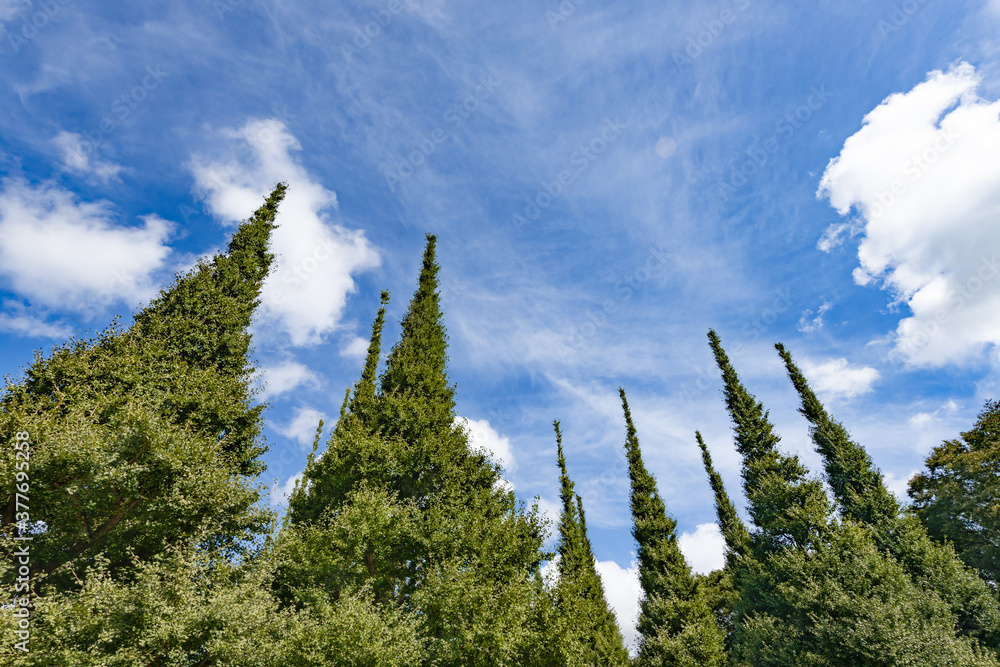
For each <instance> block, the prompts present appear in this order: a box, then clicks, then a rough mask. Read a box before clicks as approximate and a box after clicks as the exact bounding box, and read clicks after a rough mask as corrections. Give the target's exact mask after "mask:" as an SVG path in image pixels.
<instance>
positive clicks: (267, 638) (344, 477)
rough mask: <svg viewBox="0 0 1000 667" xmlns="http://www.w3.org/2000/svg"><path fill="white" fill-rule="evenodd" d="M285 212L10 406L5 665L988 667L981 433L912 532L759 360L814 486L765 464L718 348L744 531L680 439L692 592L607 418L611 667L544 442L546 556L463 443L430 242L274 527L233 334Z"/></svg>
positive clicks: (257, 430) (916, 484) (917, 491)
mask: <svg viewBox="0 0 1000 667" xmlns="http://www.w3.org/2000/svg"><path fill="white" fill-rule="evenodd" d="M284 192H285V186H284V185H281V184H279V185H278V187H277V188H276V189H275V190H274V192H272V193H271V195H270V196H269V197H268V198H267V199H266V201H265V203H264V204H263V205H262V206H261V208H259V209H258V210H257V211H256V213H254V215H253V216H252V217H251V218H250V219H248V220H247V221H246V222H245V223H243V224H242V225H241V226H240V227H239V229H238V230H237V231H236V233H235V234H234V236H233V237H232V239H231V240H230V242H229V245H228V247H227V249H226V252H224V253H221V254H219V255H217V256H215V257H214V258H212V259H211V260H206V261H203V262H201V263H199V264H198V265H197V266H196V267H195V268H193V269H192V270H191V271H189V272H188V273H186V274H184V275H179V276H178V277H177V279H176V281H175V282H174V283H173V284H172V285H171V286H170V287H169V288H167V289H165V290H163V291H162V292H161V293H160V294H159V296H158V297H157V298H155V299H154V300H153V301H152V302H151V303H150V304H149V306H148V307H146V308H145V309H144V310H142V311H141V312H140V313H138V314H137V315H136V317H135V321H134V323H133V324H132V325H131V326H130V327H128V328H125V327H122V326H120V325H118V324H117V323H116V324H114V325H112V326H111V327H110V328H109V329H108V330H106V331H105V332H103V333H102V334H100V335H99V336H97V337H96V338H95V339H93V340H85V341H72V342H70V343H67V344H66V345H63V346H61V347H58V348H56V349H55V350H54V351H53V352H52V354H50V355H49V356H47V357H43V356H42V355H41V354H39V355H38V356H37V357H36V359H35V361H34V363H33V364H31V365H30V367H29V368H28V369H27V370H26V372H25V373H24V376H23V378H20V379H18V380H17V381H11V380H8V383H7V385H6V387H5V389H4V392H3V395H2V397H0V442H3V443H5V444H4V448H3V453H2V454H0V461H2V469H0V483H2V485H3V486H2V489H3V490H2V492H0V499H3V501H4V504H3V507H2V534H0V548H2V549H3V551H4V557H3V559H2V561H0V581H2V585H3V590H4V591H5V594H4V597H3V600H4V602H3V603H2V605H0V632H2V633H3V637H4V643H3V649H2V651H3V652H2V654H0V660H2V663H3V664H12V665H13V664H16V665H39V666H43V665H44V666H61V665H66V666H70V665H102V666H108V667H111V666H114V667H119V666H120V667H126V666H128V667H132V666H139V665H143V666H146V665H186V666H187V665H239V666H247V667H254V666H258V665H259V666H279V665H280V666H285V665H288V666H300V665H301V666H306V665H349V666H370V667H391V666H399V667H404V666H406V667H411V666H421V667H423V666H427V667H431V666H435V667H438V666H440V667H446V666H452V665H454V666H458V665H471V666H479V665H482V666H484V667H485V666H490V667H492V666H497V665H510V666H528V667H531V666H536V665H537V666H540V667H541V666H563V665H572V666H590V665H594V666H598V665H600V666H604V665H611V666H618V665H621V666H624V665H642V666H647V665H648V666H660V665H678V666H696V665H697V666H703V665H709V666H715V665H753V666H758V665H760V666H763V665H815V666H820V665H831V666H832V665H900V666H902V665H955V666H956V667H957V666H963V667H964V666H970V665H997V664H998V652H1000V605H998V600H997V591H996V583H995V582H996V581H997V568H998V564H1000V563H998V558H997V557H998V550H1000V545H998V538H997V536H998V534H1000V533H998V532H997V529H998V528H1000V502H998V499H1000V481H998V480H1000V405H998V404H997V403H993V402H991V403H988V404H987V406H986V409H985V410H984V412H983V414H982V415H981V416H980V419H979V422H978V423H977V424H976V426H975V428H974V429H973V430H972V431H970V432H968V433H965V434H963V435H962V439H961V440H955V441H949V442H946V443H944V444H943V445H941V446H940V447H938V448H937V449H936V450H935V451H934V452H933V453H932V455H931V457H930V458H929V459H928V468H927V470H926V471H925V472H924V473H923V474H921V475H918V476H917V477H916V478H914V480H913V481H912V482H911V491H910V493H911V496H912V497H913V499H914V504H913V506H912V507H905V506H903V505H901V504H900V503H899V502H898V501H897V500H896V498H895V497H894V496H893V495H892V494H891V493H889V491H888V490H887V489H886V487H885V484H884V481H883V478H882V475H881V473H880V472H879V471H878V469H877V468H876V467H875V466H874V465H873V463H872V460H871V458H870V457H869V456H868V454H867V453H866V452H865V450H864V448H863V447H861V446H860V445H859V444H857V443H856V442H854V441H853V440H852V439H851V437H850V435H849V434H848V432H847V431H846V430H845V429H844V427H843V426H842V425H841V424H839V423H838V422H836V421H835V420H834V419H833V418H832V417H830V416H829V415H828V414H827V412H826V411H825V409H824V407H823V405H822V404H821V403H820V402H819V400H818V399H817V398H816V396H815V394H814V393H813V392H812V391H811V390H810V388H809V386H808V384H807V382H806V380H805V378H804V377H803V375H802V373H801V372H800V371H799V369H798V368H797V367H796V365H795V363H794V361H793V359H792V357H791V355H790V354H789V353H788V352H787V351H786V350H785V349H784V348H783V347H782V346H780V345H778V346H777V351H778V354H779V355H781V358H782V359H783V361H784V363H785V366H786V369H787V371H788V375H789V378H790V379H791V381H792V383H793V385H794V386H795V388H796V390H797V391H798V393H799V396H800V398H801V412H802V414H803V416H804V417H805V418H806V419H807V420H808V422H809V424H810V430H811V434H812V438H813V442H814V443H815V446H816V450H817V451H818V452H819V454H820V455H821V456H822V460H823V462H824V476H823V478H822V479H819V478H815V477H812V476H810V475H809V473H808V472H807V471H806V469H805V468H804V466H802V464H801V463H800V462H799V460H798V459H797V458H796V457H795V456H791V455H789V454H787V453H785V452H782V451H781V449H780V448H779V447H778V443H779V439H778V436H777V435H776V434H775V433H774V428H773V426H772V424H771V423H770V422H769V420H768V414H767V412H766V411H765V409H764V407H763V405H761V403H759V402H758V401H757V400H756V399H755V398H754V397H753V396H752V395H751V394H750V393H749V392H748V391H747V389H746V388H745V387H744V385H743V384H742V383H741V381H740V379H739V376H738V375H737V373H736V371H735V370H734V369H733V368H732V365H731V363H730V361H729V359H728V357H727V356H726V353H725V351H724V349H723V347H722V344H721V341H720V339H719V338H718V336H717V335H716V334H715V333H714V332H710V333H709V343H710V346H711V348H712V351H713V353H714V355H715V358H716V361H717V363H718V366H719V369H720V372H721V375H722V380H723V386H724V396H725V401H726V406H727V408H728V410H729V413H730V415H731V418H732V421H733V431H734V435H735V441H736V447H737V450H738V452H739V454H740V456H741V458H742V480H743V492H744V494H745V496H746V499H747V513H748V515H749V519H750V522H749V523H744V521H743V519H742V518H741V517H740V515H739V514H738V513H737V511H736V509H735V507H734V505H733V503H732V501H731V499H730V497H729V495H728V494H727V490H726V489H725V487H724V485H723V483H722V479H721V477H720V476H719V475H718V473H717V472H716V471H715V469H714V468H713V465H712V460H711V457H710V454H709V450H708V447H707V446H706V444H705V442H704V441H703V439H702V437H701V435H700V433H699V434H693V438H692V446H694V445H695V444H697V445H698V446H699V447H700V449H701V452H702V457H703V460H704V464H705V470H706V474H707V477H708V482H709V483H710V484H711V487H712V489H713V491H714V494H715V502H716V510H717V515H718V521H719V526H720V528H721V530H722V534H723V536H724V537H725V541H726V561H725V563H726V564H725V567H724V568H723V569H722V570H719V571H716V572H713V573H711V574H709V575H705V576H702V575H698V574H695V573H693V572H692V570H691V567H690V565H689V564H688V563H687V562H686V560H685V558H684V556H683V554H682V553H681V551H680V549H679V547H678V541H677V526H676V522H675V521H674V519H673V518H672V517H671V516H670V514H669V512H668V510H667V507H666V505H665V503H664V502H663V500H662V497H661V495H660V493H659V490H658V487H657V482H656V480H655V479H654V478H653V476H652V475H651V474H650V473H649V471H648V470H647V469H646V467H645V465H644V463H643V458H642V451H641V448H640V444H639V439H638V435H637V432H636V429H635V426H634V424H633V422H632V416H631V413H630V411H629V406H628V402H627V399H626V396H625V392H624V390H622V391H621V400H622V409H623V417H624V431H623V433H624V447H625V453H626V455H627V459H628V465H629V478H630V482H631V510H632V519H633V536H634V538H635V541H636V543H637V555H638V562H639V578H640V583H641V587H642V591H643V597H642V600H641V612H640V616H639V621H638V631H639V636H640V639H639V644H638V646H637V647H635V648H636V652H637V655H636V657H634V658H633V657H630V656H629V653H628V651H627V650H626V646H625V644H624V641H623V639H622V635H621V633H620V631H619V628H618V625H617V623H616V620H615V616H614V614H613V612H612V610H611V609H610V607H609V605H608V603H607V599H606V596H605V591H604V588H603V586H602V582H601V579H600V576H599V574H598V572H597V569H596V566H595V559H594V554H593V549H592V547H591V543H590V540H589V538H588V536H587V524H586V513H585V508H584V506H583V502H582V500H581V498H580V497H579V496H578V495H577V494H576V493H575V489H574V484H573V481H572V480H571V478H570V476H569V474H568V472H567V464H566V457H565V451H564V448H563V441H562V432H561V428H560V424H559V422H558V421H557V422H555V423H554V428H555V434H554V438H555V442H556V452H557V456H556V460H555V461H553V464H554V468H553V471H555V470H558V473H559V479H560V488H561V500H562V512H561V515H560V518H559V522H558V526H557V527H556V530H557V533H558V542H557V550H556V551H555V552H548V551H546V549H545V547H544V544H545V542H546V539H547V537H548V535H549V532H550V528H549V526H548V525H547V521H546V520H545V519H544V518H543V517H542V516H541V515H540V513H539V510H538V507H537V504H536V505H532V506H530V507H525V506H524V504H523V503H520V502H518V501H517V500H516V498H515V497H514V494H513V492H512V491H511V490H510V488H509V487H508V486H507V485H505V484H504V483H503V480H502V478H501V473H502V470H501V469H500V468H499V466H498V465H496V464H495V463H494V462H493V461H491V460H490V458H489V457H488V456H487V455H486V454H484V453H482V452H481V451H479V450H476V449H472V448H470V443H469V437H468V434H467V432H465V431H464V430H463V429H462V427H461V426H460V425H458V424H457V423H456V414H455V400H454V393H455V389H454V385H452V384H451V383H450V381H449V380H448V375H447V335H446V331H445V328H444V325H443V318H442V312H441V304H440V297H439V293H438V278H437V274H438V264H437V262H436V257H435V239H434V237H433V236H428V238H427V246H426V249H425V251H424V256H423V265H422V268H421V271H420V276H419V284H418V287H417V290H416V292H415V293H414V295H413V298H412V300H411V301H410V304H409V308H408V310H407V312H406V315H405V316H404V318H403V320H402V332H401V334H400V337H399V340H398V341H396V343H395V345H394V346H393V347H392V348H391V349H390V351H389V353H388V355H387V356H386V359H385V363H384V365H382V367H381V369H380V359H381V356H382V355H381V351H382V330H383V323H384V317H385V312H386V304H387V302H388V298H389V295H388V293H385V292H383V294H382V300H381V307H380V308H379V310H378V313H377V315H376V317H375V320H374V323H373V326H372V335H371V342H370V345H369V348H368V354H367V358H366V361H365V365H364V369H363V371H362V373H361V377H360V378H359V379H358V381H357V382H356V383H355V384H354V386H353V387H351V388H349V389H348V391H347V393H346V395H345V396H344V398H343V402H342V405H341V408H340V416H339V419H338V420H337V423H336V424H335V425H334V426H333V428H332V429H331V430H330V431H329V433H328V434H325V435H324V430H323V427H324V425H323V424H322V423H320V424H319V425H318V428H317V432H316V439H315V443H314V446H313V451H312V453H311V454H310V455H309V457H308V460H307V462H306V467H305V472H304V475H303V478H302V480H301V481H300V483H299V484H298V485H297V486H296V488H295V490H294V491H293V493H292V495H291V498H290V499H289V504H288V510H287V512H286V513H285V515H284V517H282V518H281V520H280V521H279V518H278V517H277V516H276V514H275V513H274V512H273V511H272V510H270V509H269V508H268V507H267V506H266V504H265V503H264V502H263V498H264V494H265V491H266V490H265V489H264V488H263V487H262V485H261V483H260V481H259V476H260V474H261V472H262V471H263V470H264V464H263V462H262V460H261V457H262V455H263V454H264V453H265V451H266V446H265V443H264V440H263V438H262V435H261V426H262V407H261V406H260V405H257V404H256V401H255V400H254V396H253V390H252V388H251V380H252V376H253V373H254V371H255V369H254V367H253V365H252V362H251V360H250V356H249V352H250V338H249V334H248V328H249V325H250V321H251V317H252V315H253V312H254V310H255V308H256V307H257V305H258V304H259V296H260V289H261V285H262V282H263V280H264V279H265V277H266V276H267V274H268V272H269V270H270V268H271V264H272V263H273V260H274V257H273V255H272V254H271V253H270V252H269V251H268V242H269V237H270V234H271V231H272V230H273V229H274V217H275V213H276V211H277V207H278V205H279V204H280V202H281V200H282V198H283V196H284ZM15 444H16V445H17V446H15ZM22 444H23V446H22ZM19 494H20V495H19ZM25 554H28V555H25ZM25 561H27V565H25ZM553 561H555V562H557V567H556V568H555V570H556V571H557V572H558V576H557V577H550V578H544V577H543V576H542V568H543V566H544V565H546V563H550V562H553ZM25 568H27V569H25ZM23 649H27V650H23Z"/></svg>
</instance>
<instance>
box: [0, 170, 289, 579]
mask: <svg viewBox="0 0 1000 667" xmlns="http://www.w3.org/2000/svg"><path fill="white" fill-rule="evenodd" d="M284 193H285V186H284V184H279V185H278V186H277V187H276V188H275V189H274V191H273V192H272V193H271V195H270V196H269V197H268V198H267V199H266V200H265V202H264V204H263V205H262V206H261V207H260V208H259V209H258V210H257V211H256V213H254V215H253V216H252V217H251V218H250V219H249V220H247V221H246V222H244V223H243V224H242V225H240V227H239V228H238V229H237V231H236V233H235V234H234V235H233V237H232V239H231V240H230V242H229V246H228V248H227V250H226V252H225V253H222V254H220V255H217V256H215V257H214V258H212V259H211V260H209V261H206V262H202V263H200V264H198V266H196V267H195V268H194V269H192V270H191V271H190V272H188V273H187V274H185V275H181V276H178V277H177V279H176V281H175V282H174V284H173V285H172V286H171V287H170V288H168V289H166V290H163V291H162V292H161V293H160V295H159V296H158V297H157V298H155V299H154V300H153V301H152V302H151V303H150V304H149V306H147V307H146V308H145V309H143V310H142V311H141V312H140V313H138V314H137V315H136V316H135V323H134V324H133V325H132V326H131V327H130V328H129V329H122V328H121V327H119V326H118V325H117V323H116V324H115V325H113V326H112V327H110V328H109V329H107V330H106V331H104V332H103V333H101V334H100V335H99V336H98V337H97V338H96V339H94V340H80V341H74V342H71V343H68V344H66V345H64V346H62V347H59V348H57V349H55V350H54V351H53V353H52V355H51V356H50V357H48V358H43V357H41V355H38V357H37V358H36V361H35V363H34V364H32V365H31V366H30V367H29V368H28V369H27V372H26V374H25V377H24V379H23V380H22V381H20V382H17V383H13V384H9V385H8V386H7V387H6V389H5V392H4V395H3V398H2V406H3V410H2V411H0V432H5V431H7V430H8V429H14V430H25V431H28V432H30V433H32V434H33V437H34V438H36V439H37V442H38V443H39V444H38V447H37V449H36V451H35V453H34V458H33V460H32V491H33V500H34V501H35V507H37V512H36V511H35V510H34V508H33V516H34V517H36V518H37V519H38V520H41V521H44V522H45V524H46V526H47V529H46V530H45V531H44V533H42V534H39V535H37V536H36V537H35V549H34V554H33V556H34V559H35V563H36V564H37V567H38V568H39V569H40V570H41V571H42V572H47V573H51V572H54V571H55V570H56V569H57V568H60V567H62V566H63V565H67V564H68V563H70V562H72V561H77V562H80V563H84V562H89V561H90V559H92V558H94V557H95V556H96V554H98V553H102V552H103V554H104V556H105V557H106V558H107V559H109V561H110V562H111V569H112V571H114V572H115V573H117V574H122V573H124V572H126V571H128V570H130V569H131V567H132V559H133V556H135V557H138V558H139V559H142V560H146V559H149V558H151V557H152V556H153V555H155V554H157V553H159V552H161V551H162V550H163V549H164V548H165V547H166V545H167V544H170V543H176V542H177V541H178V540H183V539H189V538H191V537H192V536H194V535H205V534H206V528H205V525H206V524H211V525H212V526H213V528H211V529H208V530H207V534H208V535H209V536H210V539H212V540H214V541H216V542H217V543H218V545H219V546H223V547H226V548H228V549H230V550H233V549H238V548H240V544H241V542H242V541H243V540H247V539H252V538H254V537H255V536H259V535H260V533H261V532H262V531H264V530H266V528H267V525H268V522H269V521H270V517H271V513H270V512H268V511H266V510H263V509H261V508H260V507H259V506H258V505H257V501H258V500H259V498H260V492H261V489H260V488H259V487H255V486H254V484H253V482H254V479H255V478H256V476H257V474H258V473H259V472H260V471H261V470H263V467H264V464H263V462H262V461H261V460H260V455H261V454H262V453H263V452H264V449H265V448H264V446H263V444H262V443H261V437H260V421H261V410H262V407H261V406H256V405H254V404H253V401H252V393H253V392H252V390H251V388H250V380H251V375H252V372H253V370H254V369H253V367H252V364H251V362H250V359H249V342H250V339H249V333H248V327H249V324H250V319H251V316H252V314H253V312H254V310H255V308H256V307H257V305H258V303H259V294H260V289H261V284H262V282H263V280H264V278H265V277H266V276H267V273H268V271H269V270H270V267H271V264H272V262H273V255H272V254H271V253H270V252H269V250H268V241H269V238H270V234H271V231H272V230H273V229H274V226H275V225H274V218H275V214H276V212H277V207H278V204H279V203H280V202H281V200H282V198H283V197H284ZM10 503H13V496H11V498H10V499H9V503H8V507H9V506H10ZM8 518H10V519H12V518H13V513H11V512H4V523H5V524H7V521H8ZM58 581H59V585H60V586H66V587H72V586H73V585H74V583H73V578H72V577H71V576H69V575H68V574H65V573H64V575H63V576H62V577H61V578H60V579H59V580H58Z"/></svg>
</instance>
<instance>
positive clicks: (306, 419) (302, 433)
mask: <svg viewBox="0 0 1000 667" xmlns="http://www.w3.org/2000/svg"><path fill="white" fill-rule="evenodd" d="M320 419H322V420H323V421H324V422H327V423H329V420H328V419H327V416H326V415H325V414H323V413H322V412H320V411H319V410H314V409H313V408H303V407H299V408H296V409H295V414H294V415H293V417H292V421H290V422H289V423H288V425H287V426H285V427H284V428H279V429H278V432H279V433H281V434H282V435H284V436H287V437H289V438H292V439H293V440H295V441H297V442H298V443H299V446H300V447H301V448H302V449H303V450H306V449H310V448H312V444H313V440H314V439H315V438H316V427H317V426H319V420H320Z"/></svg>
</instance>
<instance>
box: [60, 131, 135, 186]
mask: <svg viewBox="0 0 1000 667" xmlns="http://www.w3.org/2000/svg"><path fill="white" fill-rule="evenodd" d="M52 143H53V144H55V146H56V147H57V148H58V149H59V150H60V151H62V166H63V168H65V169H66V170H67V171H70V172H72V173H74V174H81V175H84V176H88V177H90V178H92V179H96V180H98V181H101V182H104V183H107V182H109V181H112V180H116V179H117V178H118V174H119V172H121V170H122V168H121V167H120V166H119V165H117V164H114V163H112V162H107V161H105V160H99V159H95V160H93V161H92V160H91V159H90V156H89V155H88V152H89V150H88V148H86V147H85V146H89V142H88V143H87V144H84V138H83V135H81V134H77V133H76V132H60V133H59V134H58V135H56V137H55V139H53V140H52Z"/></svg>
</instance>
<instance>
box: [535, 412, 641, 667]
mask: <svg viewBox="0 0 1000 667" xmlns="http://www.w3.org/2000/svg"><path fill="white" fill-rule="evenodd" d="M553 426H554V428H555V431H556V450H557V457H558V462H559V483H560V498H561V500H562V514H561V515H560V517H559V585H558V587H557V591H556V592H557V599H558V606H559V610H560V612H561V614H562V617H563V619H564V620H565V622H566V627H567V628H568V630H569V634H570V637H569V640H570V641H569V645H568V646H567V649H568V652H571V653H573V654H574V663H573V664H579V665H593V666H594V667H598V666H600V667H605V666H614V665H619V666H625V665H628V664H629V657H628V653H627V652H626V651H625V644H624V641H623V640H622V636H621V632H620V631H619V629H618V624H617V623H616V621H615V615H614V613H613V612H612V611H611V609H610V608H609V607H608V602H607V599H606V598H605V596H604V586H603V584H602V583H601V576H600V575H599V574H598V572H597V568H596V566H595V564H594V552H593V549H592V548H591V545H590V540H589V539H588V537H587V524H586V517H585V515H584V513H583V501H582V500H581V499H580V496H578V495H576V494H575V493H574V484H573V481H572V480H571V479H570V477H569V473H567V472H566V458H565V457H564V456H563V447H562V432H561V431H560V429H559V422H558V421H556V422H553Z"/></svg>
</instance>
